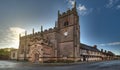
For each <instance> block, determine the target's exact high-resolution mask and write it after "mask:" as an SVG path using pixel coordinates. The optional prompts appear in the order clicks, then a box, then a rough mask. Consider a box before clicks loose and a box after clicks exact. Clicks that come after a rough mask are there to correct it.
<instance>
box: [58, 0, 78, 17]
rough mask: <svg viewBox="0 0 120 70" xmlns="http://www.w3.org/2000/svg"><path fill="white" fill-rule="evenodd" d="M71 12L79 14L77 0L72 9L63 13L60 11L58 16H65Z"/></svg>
mask: <svg viewBox="0 0 120 70" xmlns="http://www.w3.org/2000/svg"><path fill="white" fill-rule="evenodd" d="M70 14H76V15H77V9H76V2H75V4H74V7H73V8H72V9H68V10H67V11H66V12H63V13H60V11H58V18H62V17H65V16H68V15H70Z"/></svg>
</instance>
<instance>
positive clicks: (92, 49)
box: [80, 43, 100, 52]
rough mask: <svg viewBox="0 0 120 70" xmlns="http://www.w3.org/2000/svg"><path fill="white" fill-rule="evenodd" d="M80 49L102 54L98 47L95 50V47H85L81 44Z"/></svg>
mask: <svg viewBox="0 0 120 70" xmlns="http://www.w3.org/2000/svg"><path fill="white" fill-rule="evenodd" d="M80 48H81V49H86V50H91V51H97V52H100V50H98V49H97V47H96V48H95V47H92V46H88V45H85V44H82V43H80Z"/></svg>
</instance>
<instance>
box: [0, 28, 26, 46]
mask: <svg viewBox="0 0 120 70" xmlns="http://www.w3.org/2000/svg"><path fill="white" fill-rule="evenodd" d="M0 32H2V35H1V36H0V38H1V39H0V48H6V47H8V48H9V47H13V48H18V46H19V33H22V34H23V33H24V32H25V29H23V28H20V27H10V28H8V29H6V30H4V32H3V31H0Z"/></svg>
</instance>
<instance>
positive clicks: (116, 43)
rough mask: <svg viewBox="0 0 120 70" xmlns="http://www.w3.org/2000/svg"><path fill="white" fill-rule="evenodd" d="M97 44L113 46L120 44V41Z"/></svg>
mask: <svg viewBox="0 0 120 70" xmlns="http://www.w3.org/2000/svg"><path fill="white" fill-rule="evenodd" d="M98 45H99V46H114V45H120V42H111V43H106V44H98Z"/></svg>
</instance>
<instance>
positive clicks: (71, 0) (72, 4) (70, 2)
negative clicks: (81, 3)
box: [67, 0, 75, 7]
mask: <svg viewBox="0 0 120 70" xmlns="http://www.w3.org/2000/svg"><path fill="white" fill-rule="evenodd" d="M67 2H68V4H70V5H71V6H72V7H74V4H75V0H67Z"/></svg>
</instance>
